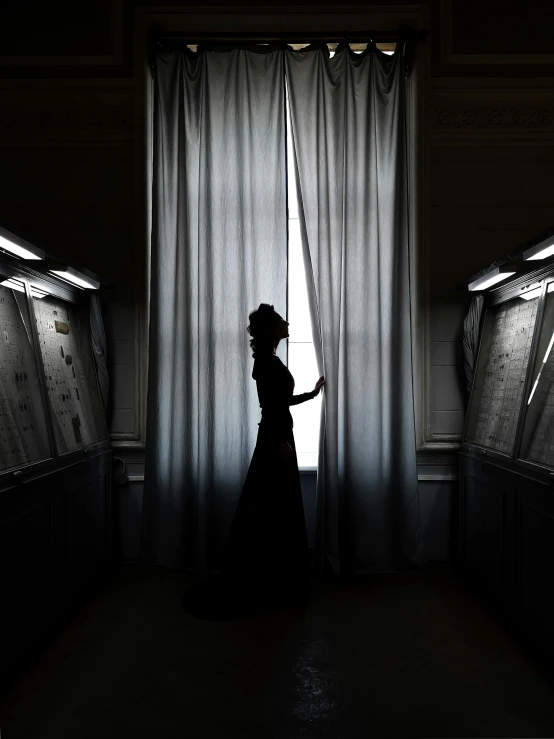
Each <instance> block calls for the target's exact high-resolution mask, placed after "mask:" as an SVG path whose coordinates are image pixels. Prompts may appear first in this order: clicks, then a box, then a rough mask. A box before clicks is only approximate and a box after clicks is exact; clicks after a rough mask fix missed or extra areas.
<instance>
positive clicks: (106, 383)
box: [89, 293, 110, 413]
mask: <svg viewBox="0 0 554 739" xmlns="http://www.w3.org/2000/svg"><path fill="white" fill-rule="evenodd" d="M89 323H90V335H91V339H92V349H93V354H94V364H95V366H96V374H97V377H98V386H99V388H100V397H101V399H102V408H103V409H104V413H106V411H107V408H108V391H109V389H110V379H109V376H108V359H107V357H108V347H107V343H106V334H105V332H104V322H103V321H102V307H101V305H100V298H99V297H98V295H97V294H96V293H91V296H90V312H89Z"/></svg>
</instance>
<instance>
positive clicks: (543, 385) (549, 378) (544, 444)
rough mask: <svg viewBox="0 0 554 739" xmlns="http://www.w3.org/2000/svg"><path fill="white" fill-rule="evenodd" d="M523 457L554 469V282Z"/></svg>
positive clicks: (549, 292) (525, 429) (529, 406)
mask: <svg viewBox="0 0 554 739" xmlns="http://www.w3.org/2000/svg"><path fill="white" fill-rule="evenodd" d="M525 404H526V406H527V408H526V410H527V413H526V416H525V424H524V426H523V437H522V440H521V452H520V455H519V456H520V458H522V459H525V460H527V461H529V462H536V463H537V464H543V465H546V466H548V467H554V283H550V284H549V285H548V288H547V293H546V300H545V304H544V313H543V319H542V324H541V332H540V336H539V344H538V349H537V356H536V360H535V366H534V367H533V374H532V375H531V383H530V385H529V392H528V397H527V398H526V399H525Z"/></svg>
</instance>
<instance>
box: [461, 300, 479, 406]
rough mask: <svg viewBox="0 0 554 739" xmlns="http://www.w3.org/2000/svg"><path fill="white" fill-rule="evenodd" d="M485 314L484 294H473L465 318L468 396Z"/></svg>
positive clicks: (465, 371)
mask: <svg viewBox="0 0 554 739" xmlns="http://www.w3.org/2000/svg"><path fill="white" fill-rule="evenodd" d="M482 314H483V296H482V295H472V296H471V303H470V304H469V310H468V312H467V316H466V317H465V319H464V339H463V348H464V374H465V378H466V389H467V397H468V402H469V396H470V394H471V386H472V384H473V374H474V372H475V360H476V359H477V351H478V349H479V328H480V326H481V316H482Z"/></svg>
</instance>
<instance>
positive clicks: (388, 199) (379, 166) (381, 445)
mask: <svg viewBox="0 0 554 739" xmlns="http://www.w3.org/2000/svg"><path fill="white" fill-rule="evenodd" d="M285 60H286V76H287V86H288V91H289V101H290V111H291V125H292V135H293V146H294V166H295V168H296V173H297V184H298V204H299V219H300V226H301V235H302V243H303V252H304V260H305V265H306V271H307V275H308V290H309V295H310V310H311V317H312V326H313V334H314V343H315V347H316V354H317V361H318V368H319V371H320V373H321V374H324V375H325V380H326V385H325V393H324V400H323V404H322V406H323V407H322V418H321V431H320V442H319V444H320V445H319V468H318V481H317V526H316V550H315V556H316V562H317V566H318V568H319V569H322V570H326V569H330V570H332V571H333V572H334V573H335V574H339V575H343V574H346V573H351V574H367V573H371V572H378V571H383V572H387V571H399V570H403V569H411V568H413V567H421V566H424V565H425V563H426V557H425V554H424V550H423V540H422V529H421V521H420V511H419V496H418V487H417V467H416V448H415V424H414V402H413V378H412V357H411V326H410V282H409V243H408V195H407V152H406V128H405V127H406V116H405V90H404V48H403V45H402V44H398V46H397V51H396V52H395V54H394V55H393V56H387V55H385V54H383V53H382V52H380V51H378V50H377V49H376V48H375V47H374V45H372V44H368V49H367V50H366V51H365V52H363V53H362V54H359V55H358V54H355V53H354V52H352V51H351V50H350V48H349V47H348V45H346V44H341V45H339V47H338V48H337V51H336V53H335V55H334V57H333V58H330V57H329V53H328V50H327V47H326V46H325V45H324V44H319V45H318V44H314V45H312V46H311V47H309V48H308V49H306V50H302V51H292V50H289V51H287V52H285Z"/></svg>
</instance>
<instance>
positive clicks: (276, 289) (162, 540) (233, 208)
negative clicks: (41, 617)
mask: <svg viewBox="0 0 554 739" xmlns="http://www.w3.org/2000/svg"><path fill="white" fill-rule="evenodd" d="M154 87H155V102H154V142H153V147H154V149H153V219H152V245H151V248H152V254H151V263H152V273H151V299H150V350H149V380H148V427H147V440H146V448H147V458H146V473H145V486H144V504H143V531H142V546H141V560H142V561H143V562H147V563H151V564H160V565H165V566H166V567H169V568H170V569H172V570H175V571H180V570H194V571H196V572H199V573H203V574H205V573H208V572H210V571H215V570H217V569H218V565H219V564H220V562H221V554H222V552H223V547H224V545H225V541H226V538H227V534H228V529H229V526H230V523H231V520H232V515H233V513H234V510H235V507H236V504H237V501H238V498H239V495H240V492H241V489H242V485H243V483H244V478H245V476H246V472H247V469H248V465H249V463H250V458H251V455H252V452H253V450H254V446H255V442H256V434H257V431H258V425H257V423H258V421H259V404H258V398H257V395H256V386H255V383H254V382H253V380H252V377H251V373H252V365H253V360H252V353H251V350H250V347H249V344H248V341H249V338H250V337H249V335H248V334H247V333H246V326H247V325H248V314H249V313H250V312H251V311H252V310H254V309H255V308H257V307H258V305H259V304H260V303H261V302H265V303H271V304H273V305H274V307H275V310H277V311H279V312H280V313H281V314H282V315H286V291H287V262H286V260H287V250H286V239H287V236H286V224H287V217H286V165H285V146H284V141H285V115H284V104H285V98H284V65H283V52H282V51H279V50H277V49H272V48H269V49H268V50H267V51H263V52H262V51H261V50H260V49H259V48H258V49H257V50H256V51H255V50H252V49H250V48H247V47H245V48H238V49H237V48H235V49H234V50H228V51H214V50H209V49H204V50H201V51H199V53H198V54H191V53H188V52H187V53H182V52H174V53H165V54H158V55H157V58H156V64H155V85H154Z"/></svg>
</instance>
